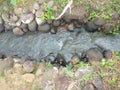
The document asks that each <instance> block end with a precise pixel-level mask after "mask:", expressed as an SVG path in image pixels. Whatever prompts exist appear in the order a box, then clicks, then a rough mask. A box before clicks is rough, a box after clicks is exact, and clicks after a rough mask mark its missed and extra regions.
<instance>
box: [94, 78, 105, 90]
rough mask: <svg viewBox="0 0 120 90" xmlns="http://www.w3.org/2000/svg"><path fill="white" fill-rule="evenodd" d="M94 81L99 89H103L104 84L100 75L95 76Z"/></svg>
mask: <svg viewBox="0 0 120 90" xmlns="http://www.w3.org/2000/svg"><path fill="white" fill-rule="evenodd" d="M92 83H93V85H94V87H95V88H96V89H97V90H103V86H104V85H103V82H102V79H101V78H100V76H95V78H94V79H93V82H92Z"/></svg>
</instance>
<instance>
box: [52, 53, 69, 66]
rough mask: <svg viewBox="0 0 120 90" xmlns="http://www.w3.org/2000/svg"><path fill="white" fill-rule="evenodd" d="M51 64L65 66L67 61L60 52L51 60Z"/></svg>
mask: <svg viewBox="0 0 120 90" xmlns="http://www.w3.org/2000/svg"><path fill="white" fill-rule="evenodd" d="M52 63H53V64H58V65H62V66H66V65H67V62H66V60H65V59H64V57H63V56H62V55H61V54H58V55H57V57H56V59H55V60H54V61H53V62H52Z"/></svg>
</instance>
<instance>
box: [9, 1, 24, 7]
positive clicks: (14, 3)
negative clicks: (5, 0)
mask: <svg viewBox="0 0 120 90" xmlns="http://www.w3.org/2000/svg"><path fill="white" fill-rule="evenodd" d="M10 2H11V4H12V5H13V6H17V4H18V3H24V2H25V0H10Z"/></svg>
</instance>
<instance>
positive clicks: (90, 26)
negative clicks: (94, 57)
mask: <svg viewBox="0 0 120 90" xmlns="http://www.w3.org/2000/svg"><path fill="white" fill-rule="evenodd" d="M85 29H86V30H87V31H88V32H95V31H97V30H98V26H97V25H95V24H94V23H88V24H87V25H85Z"/></svg>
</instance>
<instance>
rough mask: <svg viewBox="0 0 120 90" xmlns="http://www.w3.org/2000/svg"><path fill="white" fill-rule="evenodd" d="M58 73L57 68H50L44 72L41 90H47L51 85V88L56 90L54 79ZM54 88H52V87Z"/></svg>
mask: <svg viewBox="0 0 120 90" xmlns="http://www.w3.org/2000/svg"><path fill="white" fill-rule="evenodd" d="M57 75H58V72H57V71H56V70H54V69H53V68H52V69H48V70H47V71H46V72H44V73H43V75H42V79H41V84H40V85H41V89H40V90H47V89H48V87H50V90H54V89H53V88H55V87H54V79H55V77H56V76H57ZM51 88H52V89H51Z"/></svg>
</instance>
